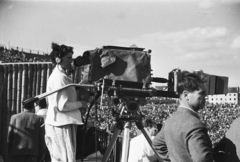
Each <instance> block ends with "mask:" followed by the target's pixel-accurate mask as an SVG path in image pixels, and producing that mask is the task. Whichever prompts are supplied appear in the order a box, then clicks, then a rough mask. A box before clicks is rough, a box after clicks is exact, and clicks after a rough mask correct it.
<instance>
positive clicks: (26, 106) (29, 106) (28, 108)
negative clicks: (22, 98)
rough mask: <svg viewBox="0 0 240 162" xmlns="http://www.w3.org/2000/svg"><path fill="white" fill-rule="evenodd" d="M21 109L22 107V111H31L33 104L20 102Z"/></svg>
mask: <svg viewBox="0 0 240 162" xmlns="http://www.w3.org/2000/svg"><path fill="white" fill-rule="evenodd" d="M22 107H23V108H24V109H27V110H32V109H34V103H27V104H24V103H23V102H22Z"/></svg>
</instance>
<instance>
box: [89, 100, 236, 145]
mask: <svg viewBox="0 0 240 162" xmlns="http://www.w3.org/2000/svg"><path fill="white" fill-rule="evenodd" d="M155 98H156V97H155ZM159 100H162V99H161V97H159ZM177 107H178V104H177V103H175V104H174V103H170V104H156V103H154V102H152V103H148V104H146V105H144V106H141V107H140V109H141V112H142V114H143V115H144V118H143V120H144V119H147V118H150V119H152V120H153V121H155V122H156V123H158V124H163V123H164V121H165V120H166V119H167V118H168V117H169V116H171V114H173V113H174V112H175V110H176V109H177ZM95 112H96V111H95V109H94V108H93V109H92V110H91V114H90V118H92V119H93V120H95ZM239 115H240V107H239V105H237V104H207V105H206V106H205V108H204V109H202V110H200V111H199V116H200V118H201V120H202V121H203V122H204V123H205V124H206V126H207V128H208V133H209V136H210V138H211V141H212V143H213V145H214V144H216V143H217V142H219V140H220V139H222V138H223V136H224V134H225V132H226V131H227V130H228V129H229V127H230V125H231V123H232V122H233V121H234V120H235V119H236V118H237V117H239ZM97 116H98V118H97V119H98V123H97V125H98V127H99V128H100V129H111V127H112V123H114V122H113V120H114V118H113V117H112V110H111V107H110V106H107V105H105V106H102V107H101V108H99V109H97ZM136 130H137V128H136V126H133V127H132V133H133V134H135V131H136Z"/></svg>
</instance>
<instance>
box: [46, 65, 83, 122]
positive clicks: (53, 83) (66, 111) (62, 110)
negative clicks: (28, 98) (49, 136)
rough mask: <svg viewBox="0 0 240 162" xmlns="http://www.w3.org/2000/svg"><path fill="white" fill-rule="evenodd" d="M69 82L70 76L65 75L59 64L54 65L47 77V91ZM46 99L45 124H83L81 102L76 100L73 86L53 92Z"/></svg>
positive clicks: (70, 80)
mask: <svg viewBox="0 0 240 162" xmlns="http://www.w3.org/2000/svg"><path fill="white" fill-rule="evenodd" d="M71 83H72V78H70V77H68V76H67V75H66V73H65V72H64V71H63V69H62V68H61V66H60V65H56V67H55V68H54V70H53V71H52V74H51V75H50V77H49V78H48V82H47V92H52V91H54V90H57V89H59V88H61V87H63V86H65V85H67V84H71ZM47 100H48V111H47V116H46V121H45V123H46V124H49V125H52V126H63V125H67V124H79V125H81V124H83V122H82V115H81V112H80V110H79V108H81V107H82V104H81V102H80V101H77V93H76V90H75V87H73V86H71V87H68V88H65V89H63V90H61V91H58V92H56V93H53V94H51V95H49V96H48V97H47Z"/></svg>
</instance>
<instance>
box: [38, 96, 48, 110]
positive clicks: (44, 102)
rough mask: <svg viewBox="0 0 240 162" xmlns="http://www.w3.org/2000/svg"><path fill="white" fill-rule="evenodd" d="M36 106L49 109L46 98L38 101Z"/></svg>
mask: <svg viewBox="0 0 240 162" xmlns="http://www.w3.org/2000/svg"><path fill="white" fill-rule="evenodd" d="M36 104H37V105H38V106H40V108H46V107H47V102H46V99H45V98H43V99H41V100H39V101H37V102H36Z"/></svg>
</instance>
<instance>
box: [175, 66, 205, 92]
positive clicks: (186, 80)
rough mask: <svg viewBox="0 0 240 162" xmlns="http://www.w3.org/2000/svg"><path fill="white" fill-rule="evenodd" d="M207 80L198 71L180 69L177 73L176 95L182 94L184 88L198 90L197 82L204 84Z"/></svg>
mask: <svg viewBox="0 0 240 162" xmlns="http://www.w3.org/2000/svg"><path fill="white" fill-rule="evenodd" d="M206 82H207V77H206V75H205V74H204V73H203V71H202V70H200V71H193V72H189V71H182V72H180V73H179V74H178V87H177V92H178V95H180V94H182V93H183V91H184V90H187V91H189V92H193V91H195V90H199V84H204V83H206Z"/></svg>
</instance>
